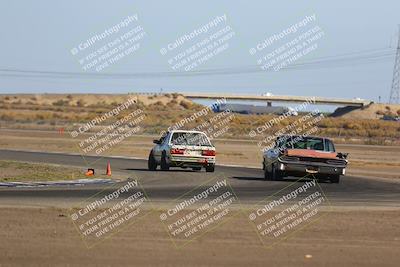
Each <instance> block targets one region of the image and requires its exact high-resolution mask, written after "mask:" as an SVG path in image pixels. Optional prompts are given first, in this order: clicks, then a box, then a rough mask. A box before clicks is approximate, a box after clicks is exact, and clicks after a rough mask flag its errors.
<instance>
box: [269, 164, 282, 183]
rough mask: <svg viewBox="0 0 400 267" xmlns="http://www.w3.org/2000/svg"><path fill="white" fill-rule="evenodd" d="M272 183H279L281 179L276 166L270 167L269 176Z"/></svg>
mask: <svg viewBox="0 0 400 267" xmlns="http://www.w3.org/2000/svg"><path fill="white" fill-rule="evenodd" d="M271 177H272V180H273V181H281V180H282V178H283V175H282V173H281V172H280V171H279V170H278V169H277V168H276V164H273V165H272V174H271Z"/></svg>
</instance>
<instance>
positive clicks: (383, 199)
mask: <svg viewBox="0 0 400 267" xmlns="http://www.w3.org/2000/svg"><path fill="white" fill-rule="evenodd" d="M0 159H1V160H18V161H29V162H40V163H50V164H61V165H69V166H79V167H82V171H84V170H85V169H86V168H88V167H92V168H95V169H96V171H97V172H104V171H105V166H106V164H107V162H110V163H111V167H112V171H113V173H118V174H120V175H122V176H125V177H126V179H128V178H132V179H137V180H138V181H139V183H140V184H141V185H142V186H143V188H144V189H145V190H146V192H147V195H148V197H149V198H150V199H151V200H152V201H160V202H162V201H170V200H173V199H176V198H178V197H180V196H181V195H183V194H185V193H186V192H188V191H190V190H192V189H193V188H195V187H196V186H199V185H201V184H203V183H204V182H206V181H209V180H210V179H212V178H216V177H218V178H227V179H228V182H229V184H230V185H231V186H232V188H233V190H234V192H235V193H236V195H237V196H238V198H239V199H240V201H241V202H242V203H249V204H250V203H256V202H258V201H261V200H263V199H265V198H266V197H268V196H270V195H272V194H275V193H276V192H278V191H279V190H280V189H282V188H285V187H286V186H288V185H290V184H291V183H292V182H295V181H296V180H297V179H298V178H294V177H293V178H292V179H290V178H289V179H287V180H285V181H279V182H278V181H265V180H264V179H263V171H262V170H261V168H260V169H253V168H245V167H228V166H217V167H216V171H215V173H206V172H205V171H204V170H202V171H200V172H199V171H192V170H191V169H180V168H171V170H170V171H159V170H157V171H156V172H151V171H148V170H147V161H146V160H142V159H126V158H115V157H111V158H107V157H106V158H103V157H94V156H90V157H87V156H85V157H82V156H80V155H68V154H59V153H43V152H25V151H10V150H0ZM260 165H261V164H260ZM299 183H300V182H299ZM109 186H110V185H109V184H95V185H93V184H89V185H83V186H65V185H64V186H57V185H55V186H45V187H0V203H2V204H11V203H12V204H18V205H24V204H26V205H35V204H38V205H39V204H43V203H48V204H49V205H50V203H53V202H54V203H57V202H59V203H61V204H62V203H75V202H79V201H81V200H84V199H87V198H89V197H91V196H93V195H94V194H96V193H97V192H99V191H101V190H104V189H106V188H108V187H109ZM320 186H321V188H322V189H323V191H324V193H325V195H326V197H327V198H328V199H329V201H330V203H331V205H332V206H341V207H343V206H349V207H358V206H360V207H361V206H363V207H374V206H375V207H376V206H380V207H399V206H400V183H398V182H390V181H387V180H384V179H372V178H364V177H354V176H345V177H342V179H341V182H340V183H339V184H331V183H330V182H326V183H325V182H323V183H320Z"/></svg>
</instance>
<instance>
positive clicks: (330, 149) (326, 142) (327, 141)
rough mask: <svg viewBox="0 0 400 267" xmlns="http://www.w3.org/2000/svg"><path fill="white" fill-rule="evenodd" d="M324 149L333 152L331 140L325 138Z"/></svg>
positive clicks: (333, 147)
mask: <svg viewBox="0 0 400 267" xmlns="http://www.w3.org/2000/svg"><path fill="white" fill-rule="evenodd" d="M325 151H329V152H335V146H334V145H333V143H332V141H331V140H328V139H325Z"/></svg>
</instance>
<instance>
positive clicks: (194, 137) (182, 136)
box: [171, 132, 211, 146]
mask: <svg viewBox="0 0 400 267" xmlns="http://www.w3.org/2000/svg"><path fill="white" fill-rule="evenodd" d="M171 143H172V144H173V145H188V146H211V143H210V141H209V140H208V138H207V136H206V135H205V134H203V133H191V132H181V133H174V134H173V135H172V138H171Z"/></svg>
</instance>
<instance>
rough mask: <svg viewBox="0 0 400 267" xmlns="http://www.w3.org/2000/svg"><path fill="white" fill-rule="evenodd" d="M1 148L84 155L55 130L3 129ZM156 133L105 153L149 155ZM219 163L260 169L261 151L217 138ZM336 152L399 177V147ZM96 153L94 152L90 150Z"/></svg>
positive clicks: (355, 169)
mask: <svg viewBox="0 0 400 267" xmlns="http://www.w3.org/2000/svg"><path fill="white" fill-rule="evenodd" d="M0 134H1V139H0V147H1V148H2V149H16V150H35V151H45V152H64V153H77V154H84V153H83V152H82V151H81V150H80V148H79V146H78V142H79V141H80V140H78V139H73V138H72V137H70V136H69V135H68V134H67V133H64V134H60V133H58V132H52V131H32V130H29V131H28V130H7V129H0ZM157 138H158V137H157V136H132V137H130V138H127V139H125V140H123V141H122V142H121V143H119V144H118V145H117V146H115V147H113V148H111V149H110V150H108V151H106V152H105V153H103V154H101V155H104V156H106V155H107V156H127V157H139V158H147V156H148V153H149V151H150V150H151V148H152V146H153V143H152V140H153V139H157ZM214 144H215V146H216V148H217V161H218V163H219V164H232V165H241V166H249V167H257V168H261V162H262V153H261V152H260V149H259V148H258V147H257V143H256V142H254V141H249V140H218V139H216V140H214ZM336 149H337V151H340V152H347V153H350V156H349V160H350V164H349V168H348V174H349V175H359V176H369V177H383V178H400V147H399V146H373V145H343V144H338V145H336ZM91 154H95V153H91Z"/></svg>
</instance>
